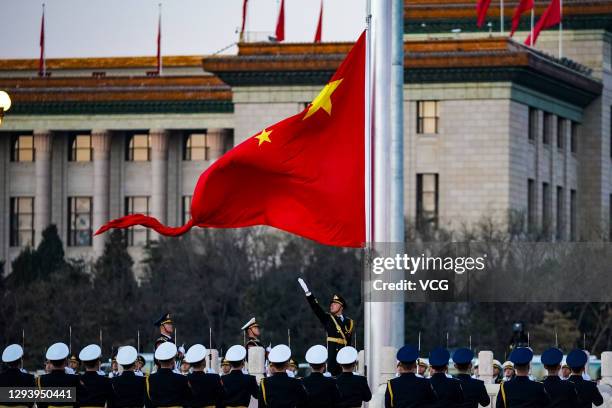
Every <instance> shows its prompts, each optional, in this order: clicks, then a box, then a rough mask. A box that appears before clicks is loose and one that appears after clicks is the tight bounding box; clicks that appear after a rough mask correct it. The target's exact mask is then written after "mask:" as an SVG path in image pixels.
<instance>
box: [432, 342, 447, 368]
mask: <svg viewBox="0 0 612 408" xmlns="http://www.w3.org/2000/svg"><path fill="white" fill-rule="evenodd" d="M448 360H450V353H449V352H448V350H447V349H445V348H444V347H436V348H435V349H433V350H432V351H431V352H430V353H429V364H431V365H432V366H434V367H441V366H445V365H447V364H448Z"/></svg>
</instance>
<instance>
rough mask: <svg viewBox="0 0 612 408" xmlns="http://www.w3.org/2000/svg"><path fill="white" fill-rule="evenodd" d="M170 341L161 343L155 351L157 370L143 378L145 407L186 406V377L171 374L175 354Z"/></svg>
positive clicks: (187, 389)
mask: <svg viewBox="0 0 612 408" xmlns="http://www.w3.org/2000/svg"><path fill="white" fill-rule="evenodd" d="M177 351H178V350H177V348H176V345H175V344H174V343H172V342H170V341H166V342H164V343H161V344H160V345H159V346H158V347H157V350H155V359H156V360H157V362H158V364H159V369H158V370H157V372H156V373H155V374H151V375H150V376H148V377H145V386H146V396H145V406H147V407H160V406H161V407H174V406H183V405H186V404H187V402H188V401H189V399H190V397H191V392H190V391H189V386H188V385H187V377H185V376H183V375H180V374H177V373H175V372H173V370H174V363H175V358H176V353H177Z"/></svg>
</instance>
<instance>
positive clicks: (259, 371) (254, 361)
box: [247, 347, 266, 383]
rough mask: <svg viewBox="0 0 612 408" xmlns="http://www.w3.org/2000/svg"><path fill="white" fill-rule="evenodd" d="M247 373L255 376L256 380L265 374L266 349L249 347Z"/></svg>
mask: <svg viewBox="0 0 612 408" xmlns="http://www.w3.org/2000/svg"><path fill="white" fill-rule="evenodd" d="M247 357H248V359H249V360H248V361H249V363H248V369H249V374H251V375H254V376H255V378H257V382H258V383H259V380H261V379H262V378H263V377H265V374H266V350H265V349H264V348H263V347H249V355H248V356H247Z"/></svg>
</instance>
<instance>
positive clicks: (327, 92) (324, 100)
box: [302, 78, 343, 120]
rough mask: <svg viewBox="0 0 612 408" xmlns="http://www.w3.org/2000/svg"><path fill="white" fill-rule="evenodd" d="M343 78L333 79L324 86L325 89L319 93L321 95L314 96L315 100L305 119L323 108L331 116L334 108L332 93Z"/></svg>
mask: <svg viewBox="0 0 612 408" xmlns="http://www.w3.org/2000/svg"><path fill="white" fill-rule="evenodd" d="M342 80H343V78H341V79H338V80H336V81H332V82H330V83H328V84H327V85H325V88H323V90H322V91H321V92H320V93H319V95H317V97H316V98H314V100H313V101H312V103H311V104H310V107H309V108H308V112H306V115H304V119H307V118H308V117H309V116H311V115H314V113H315V112H316V111H318V110H319V109H323V110H324V111H325V112H327V114H328V115H330V116H331V110H332V103H331V95H332V93H333V92H334V91H335V90H336V88H338V86H339V85H340V83H341V82H342ZM304 119H302V120H304Z"/></svg>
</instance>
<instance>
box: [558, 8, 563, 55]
mask: <svg viewBox="0 0 612 408" xmlns="http://www.w3.org/2000/svg"><path fill="white" fill-rule="evenodd" d="M559 16H560V19H559V59H561V58H563V0H559Z"/></svg>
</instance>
